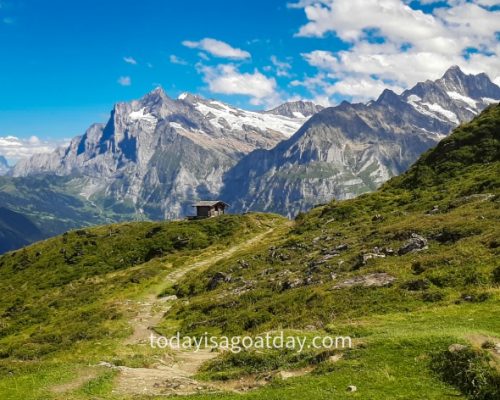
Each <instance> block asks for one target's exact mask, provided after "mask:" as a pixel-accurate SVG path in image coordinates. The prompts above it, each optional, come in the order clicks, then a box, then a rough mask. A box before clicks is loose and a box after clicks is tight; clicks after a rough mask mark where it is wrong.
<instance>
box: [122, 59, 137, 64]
mask: <svg viewBox="0 0 500 400" xmlns="http://www.w3.org/2000/svg"><path fill="white" fill-rule="evenodd" d="M123 61H125V62H126V63H127V64H132V65H137V61H136V60H135V58H134V57H123Z"/></svg>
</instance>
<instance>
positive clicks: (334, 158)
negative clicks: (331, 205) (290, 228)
mask: <svg viewBox="0 0 500 400" xmlns="http://www.w3.org/2000/svg"><path fill="white" fill-rule="evenodd" d="M499 101H500V87H498V86H496V85H495V84H494V83H492V82H491V81H490V80H489V78H488V77H487V76H486V75H485V74H479V75H466V74H464V73H463V72H462V71H461V70H460V69H459V68H458V67H452V68H450V69H449V70H448V71H447V72H446V73H445V74H444V75H443V77H442V78H440V79H438V80H436V81H426V82H423V83H418V84H417V85H416V86H415V87H413V88H412V89H409V90H407V91H405V92H403V93H402V94H401V95H397V94H396V93H394V92H392V91H391V90H385V91H384V92H383V93H382V94H381V95H380V97H379V98H378V99H377V100H376V101H371V102H369V103H367V104H350V103H347V102H343V103H342V104H340V105H339V106H337V107H330V108H326V109H324V110H322V111H320V112H319V113H317V114H315V115H314V116H313V117H311V119H309V120H308V121H307V122H306V123H305V124H304V126H303V127H302V128H301V129H300V130H299V131H298V132H297V133H296V134H295V135H293V136H292V137H291V138H289V139H287V140H286V141H283V142H281V143H280V144H278V145H277V146H276V147H275V148H274V149H271V150H257V151H254V152H253V153H250V154H249V155H247V156H246V157H244V158H243V159H242V160H240V161H239V163H238V164H237V165H236V166H235V167H233V168H232V169H231V170H230V171H229V172H228V173H227V174H226V176H225V178H224V188H223V191H222V195H221V198H223V199H224V200H225V201H227V202H229V203H230V204H231V205H232V210H233V211H234V212H243V211H248V210H258V211H272V212H278V213H281V214H284V215H288V216H294V215H296V214H297V213H298V212H299V211H303V210H307V209H309V208H311V207H313V206H314V205H316V204H319V203H326V202H329V201H331V200H332V199H334V198H335V199H347V198H352V197H355V196H357V195H359V194H361V193H365V192H368V191H372V190H374V189H376V188H377V187H378V186H380V185H381V184H382V183H383V182H385V181H386V180H388V179H389V178H390V177H392V176H394V175H398V174H400V173H402V172H404V171H405V170H406V169H407V168H408V166H409V165H411V164H412V163H413V162H414V161H415V160H416V159H417V158H418V156H419V155H420V154H422V153H423V152H424V151H426V150H427V149H429V148H430V147H432V146H434V145H435V144H436V143H437V142H438V141H439V140H440V139H442V138H443V137H444V136H445V135H447V134H448V133H449V132H450V131H451V130H452V129H453V128H454V127H456V126H457V125H458V124H460V123H462V122H465V121H468V120H470V119H472V118H473V117H474V116H475V115H477V114H478V113H479V112H480V111H481V110H483V109H484V108H486V107H487V106H488V105H489V104H491V103H495V102H499Z"/></svg>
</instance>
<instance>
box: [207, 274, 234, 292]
mask: <svg viewBox="0 0 500 400" xmlns="http://www.w3.org/2000/svg"><path fill="white" fill-rule="evenodd" d="M223 282H231V276H230V275H226V274H225V273H223V272H216V273H215V275H214V276H213V277H212V279H210V282H208V285H207V288H208V290H214V289H215V288H216V287H217V286H219V285H220V284H221V283H223Z"/></svg>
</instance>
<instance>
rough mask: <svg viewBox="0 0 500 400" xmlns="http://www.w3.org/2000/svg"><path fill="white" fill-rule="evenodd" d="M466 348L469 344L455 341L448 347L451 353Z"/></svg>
mask: <svg viewBox="0 0 500 400" xmlns="http://www.w3.org/2000/svg"><path fill="white" fill-rule="evenodd" d="M466 348H467V346H464V345H463V344H458V343H454V344H452V345H450V347H448V351H449V352H450V353H457V352H459V351H462V350H465V349H466Z"/></svg>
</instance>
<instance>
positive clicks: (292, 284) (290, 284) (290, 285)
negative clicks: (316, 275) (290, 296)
mask: <svg viewBox="0 0 500 400" xmlns="http://www.w3.org/2000/svg"><path fill="white" fill-rule="evenodd" d="M303 285H304V281H303V280H302V279H300V278H295V279H289V280H287V281H285V282H283V284H282V286H281V287H282V289H283V290H288V289H294V288H296V287H300V286H303Z"/></svg>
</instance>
